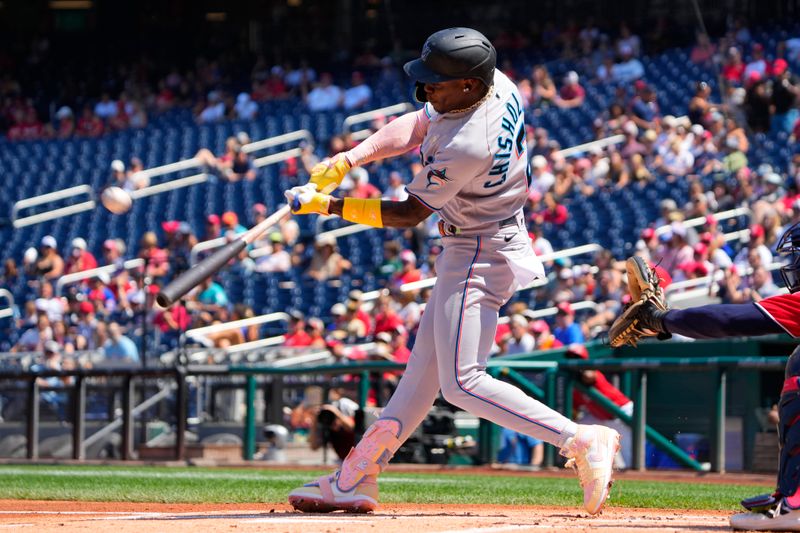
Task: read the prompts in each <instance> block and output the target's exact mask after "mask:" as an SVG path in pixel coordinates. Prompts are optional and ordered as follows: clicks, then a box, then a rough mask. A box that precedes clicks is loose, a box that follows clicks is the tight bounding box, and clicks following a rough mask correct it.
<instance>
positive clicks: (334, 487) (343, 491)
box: [289, 418, 402, 513]
mask: <svg viewBox="0 0 800 533" xmlns="http://www.w3.org/2000/svg"><path fill="white" fill-rule="evenodd" d="M401 430H402V425H401V423H400V421H399V420H396V419H394V418H382V419H380V420H378V421H377V422H375V423H374V424H372V425H371V426H370V427H369V429H368V430H367V432H366V433H364V436H363V437H362V438H361V441H360V442H359V443H358V445H357V446H356V447H355V448H353V449H352V450H350V453H349V454H348V455H347V457H346V458H345V460H344V462H343V463H342V467H341V469H339V470H337V471H336V472H334V473H333V474H332V475H327V476H322V477H321V478H319V479H317V480H316V481H313V482H311V483H307V484H305V485H303V486H302V487H300V488H298V489H295V490H293V491H292V492H291V493H290V494H289V503H290V504H291V505H292V507H294V508H295V509H297V510H298V511H303V512H306V513H328V512H331V511H340V510H341V511H348V512H352V513H368V512H370V511H374V510H375V508H376V507H377V506H378V479H377V476H378V474H379V473H380V472H381V471H382V470H383V469H384V468H386V465H387V464H388V463H389V460H390V459H391V458H392V456H393V455H394V452H395V451H397V449H398V448H399V447H400V444H401V441H400V440H399V439H398V436H399V435H400V432H401Z"/></svg>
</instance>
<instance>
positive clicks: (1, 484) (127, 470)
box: [0, 465, 769, 510]
mask: <svg viewBox="0 0 800 533" xmlns="http://www.w3.org/2000/svg"><path fill="white" fill-rule="evenodd" d="M322 473H323V472H321V471H320V472H310V471H303V472H292V471H289V470H250V469H240V470H235V469H223V468H191V467H189V468H177V467H176V468H172V467H169V468H167V467H112V466H108V467H106V466H103V467H97V466H28V465H24V466H16V465H15V466H0V498H5V499H36V500H85V501H129V502H168V503H177V502H194V503H200V502H208V503H221V502H227V503H276V502H285V501H286V494H287V493H288V492H289V491H290V490H291V489H293V488H295V487H297V486H299V485H301V484H303V483H305V482H307V481H309V480H311V479H313V478H314V477H316V476H319V475H321V474H322ZM768 491H769V488H768V487H764V488H763V490H759V488H758V487H753V486H745V485H722V484H706V483H677V482H653V481H640V480H622V481H618V482H617V483H616V485H615V486H614V489H613V491H612V496H611V499H610V500H609V505H610V506H614V507H653V508H673V509H717V510H733V509H736V508H737V507H738V502H739V500H740V499H742V498H744V497H748V496H753V495H755V494H757V493H759V492H768ZM381 500H382V501H384V502H408V503H472V504H510V505H552V506H568V507H577V506H579V505H580V504H581V492H580V489H579V487H578V483H577V480H576V479H565V478H543V477H526V476H493V475H485V474H481V475H474V474H473V475H468V474H463V473H462V474H459V473H452V474H450V473H442V472H438V473H431V474H406V473H393V472H387V473H386V474H385V475H383V476H382V477H381Z"/></svg>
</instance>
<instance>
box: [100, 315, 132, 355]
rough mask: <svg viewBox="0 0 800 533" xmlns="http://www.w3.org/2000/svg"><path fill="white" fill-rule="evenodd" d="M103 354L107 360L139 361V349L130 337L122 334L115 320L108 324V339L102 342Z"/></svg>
mask: <svg viewBox="0 0 800 533" xmlns="http://www.w3.org/2000/svg"><path fill="white" fill-rule="evenodd" d="M103 355H104V356H105V358H106V360H107V361H114V362H119V363H129V364H138V363H139V349H138V348H137V347H136V344H135V343H134V342H133V341H132V340H131V339H129V338H128V337H126V336H125V335H123V334H122V330H121V329H120V327H119V324H117V323H116V322H112V323H110V324H109V325H108V339H107V340H106V342H105V344H103Z"/></svg>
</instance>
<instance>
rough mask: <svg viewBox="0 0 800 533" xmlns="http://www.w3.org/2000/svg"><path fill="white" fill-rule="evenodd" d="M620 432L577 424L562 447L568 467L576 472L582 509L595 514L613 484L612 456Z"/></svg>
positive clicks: (616, 450)
mask: <svg viewBox="0 0 800 533" xmlns="http://www.w3.org/2000/svg"><path fill="white" fill-rule="evenodd" d="M619 439H620V436H619V433H617V432H616V431H614V430H613V429H611V428H607V427H605V426H586V425H578V432H577V433H576V434H575V436H574V437H571V438H570V439H569V440H567V442H566V443H565V444H564V447H563V448H561V455H563V456H564V457H566V458H567V459H569V461H567V464H566V466H567V467H574V468H575V469H576V470H577V471H578V477H579V478H580V482H581V487H583V507H584V509H586V511H587V512H588V513H589V514H597V513H599V512H600V510H601V509H602V508H603V504H604V503H605V501H606V498H608V493H609V491H610V490H611V485H612V483H613V482H614V479H613V474H614V469H613V467H614V457H615V456H616V455H617V452H618V451H619Z"/></svg>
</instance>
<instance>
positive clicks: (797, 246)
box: [775, 222, 800, 292]
mask: <svg viewBox="0 0 800 533" xmlns="http://www.w3.org/2000/svg"><path fill="white" fill-rule="evenodd" d="M775 249H776V251H777V252H778V253H779V254H781V255H783V256H784V257H786V258H787V259H788V260H789V262H788V263H786V264H785V265H783V266H782V267H781V277H782V278H783V281H784V283H786V288H787V289H789V291H790V292H797V291H800V222H798V223H797V224H794V225H793V226H791V227H790V228H789V229H787V230H786V231H784V232H783V235H782V236H781V239H780V241H778V246H777V247H776V248H775Z"/></svg>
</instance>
